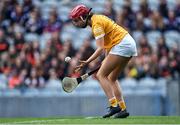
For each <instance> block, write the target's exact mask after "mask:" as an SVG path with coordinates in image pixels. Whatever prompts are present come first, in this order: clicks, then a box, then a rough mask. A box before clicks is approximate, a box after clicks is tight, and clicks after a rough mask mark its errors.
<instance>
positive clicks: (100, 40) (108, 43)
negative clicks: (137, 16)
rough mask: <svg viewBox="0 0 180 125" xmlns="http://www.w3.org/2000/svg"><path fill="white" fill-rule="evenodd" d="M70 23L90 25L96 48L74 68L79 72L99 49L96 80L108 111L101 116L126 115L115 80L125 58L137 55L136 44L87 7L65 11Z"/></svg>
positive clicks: (109, 21) (128, 35)
mask: <svg viewBox="0 0 180 125" xmlns="http://www.w3.org/2000/svg"><path fill="white" fill-rule="evenodd" d="M69 17H70V19H71V20H72V23H73V25H75V26H76V27H79V28H86V27H87V26H90V27H91V28H92V33H93V35H94V37H95V39H96V45H97V49H96V50H95V52H94V53H93V54H92V55H91V56H90V57H89V58H88V59H87V60H85V61H80V65H78V66H77V67H76V71H79V70H80V69H81V68H82V67H83V66H85V65H87V64H89V63H90V62H92V61H93V60H95V59H96V58H97V57H99V56H100V55H101V54H102V53H103V52H105V55H106V57H105V59H104V60H103V62H102V65H101V67H100V69H99V70H98V72H97V75H96V76H97V79H98V81H99V83H100V85H101V87H102V89H103V90H104V92H105V94H106V96H107V98H108V99H109V104H110V107H109V111H108V112H107V114H105V115H104V116H103V118H107V117H111V116H113V115H114V118H126V117H128V116H129V113H128V112H127V109H126V104H125V102H124V99H123V95H122V90H121V87H120V84H119V82H118V75H119V74H120V73H121V72H122V71H123V70H124V68H125V66H126V65H127V64H128V62H129V60H130V59H131V58H132V57H133V56H137V49H136V43H135V41H134V39H133V38H132V37H131V35H130V34H129V33H128V31H127V30H125V29H124V28H122V27H121V26H119V25H118V24H116V23H115V22H114V21H113V20H111V19H110V18H108V17H106V16H104V15H98V14H94V13H92V12H91V8H88V7H86V6H85V5H83V4H80V5H77V6H76V7H75V8H73V9H72V10H71V12H70V14H69Z"/></svg>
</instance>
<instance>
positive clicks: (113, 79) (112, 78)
mask: <svg viewBox="0 0 180 125" xmlns="http://www.w3.org/2000/svg"><path fill="white" fill-rule="evenodd" d="M108 80H109V81H111V82H115V81H116V80H117V79H116V78H115V77H113V76H108Z"/></svg>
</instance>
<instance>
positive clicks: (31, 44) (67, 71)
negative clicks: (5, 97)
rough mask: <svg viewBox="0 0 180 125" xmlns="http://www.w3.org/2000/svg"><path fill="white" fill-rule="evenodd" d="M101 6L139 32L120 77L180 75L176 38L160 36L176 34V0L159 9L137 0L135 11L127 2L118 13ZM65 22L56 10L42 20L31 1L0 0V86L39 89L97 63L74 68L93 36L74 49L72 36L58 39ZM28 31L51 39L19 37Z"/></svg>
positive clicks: (179, 10)
mask: <svg viewBox="0 0 180 125" xmlns="http://www.w3.org/2000/svg"><path fill="white" fill-rule="evenodd" d="M94 2H95V1H94ZM104 6H105V8H106V9H105V11H104V12H103V14H105V15H107V16H108V17H110V18H112V19H113V20H115V21H116V22H117V23H118V24H119V25H121V26H123V27H125V28H126V29H127V30H128V31H129V32H130V34H132V35H133V33H135V32H138V33H140V34H141V35H140V36H139V37H138V38H137V39H136V42H137V46H138V51H139V55H138V57H136V58H134V59H133V60H132V61H131V62H130V63H129V65H128V67H127V68H126V69H125V71H124V73H122V74H121V75H120V78H124V77H133V78H136V79H141V78H143V77H146V76H149V77H153V78H159V77H166V78H174V79H177V78H179V75H180V47H179V46H180V39H179V40H178V41H172V43H176V44H175V45H173V46H168V45H167V42H166V39H165V37H164V33H165V32H167V31H173V32H177V33H179V35H180V2H178V0H177V4H176V6H175V8H173V9H169V8H168V6H167V2H166V0H160V3H159V6H158V10H151V9H150V8H149V7H148V4H147V1H146V0H142V1H141V4H140V6H139V10H138V11H133V10H132V7H131V1H130V0H127V1H126V2H125V4H124V6H123V7H122V9H121V11H120V12H119V11H117V10H115V9H114V8H113V1H107V2H106V3H105V5H104ZM64 25H71V24H70V22H69V21H68V20H66V21H62V20H61V19H60V18H59V15H58V13H57V11H56V9H52V10H51V11H50V14H49V17H48V18H47V19H44V18H42V16H41V11H40V10H39V8H38V7H36V6H35V5H34V4H33V2H32V1H31V0H24V1H23V3H22V4H19V3H18V1H16V0H2V1H0V81H1V82H0V84H7V85H8V87H9V88H15V87H20V86H26V87H44V86H46V85H47V84H51V83H52V82H53V80H58V79H60V80H62V78H63V77H64V76H72V77H77V76H79V75H81V74H82V73H85V72H86V71H87V70H89V69H92V68H94V67H95V66H96V65H97V64H98V63H100V62H101V61H100V60H101V59H97V60H95V61H94V62H92V63H90V64H89V65H88V66H87V67H85V68H84V69H83V70H82V71H81V72H78V73H75V72H74V67H75V66H76V65H77V64H78V60H79V59H81V60H84V59H87V58H88V57H89V56H90V55H91V54H92V53H93V52H94V50H95V48H94V47H93V46H92V41H93V40H92V39H93V38H92V36H91V34H90V37H89V38H87V39H84V40H83V44H82V46H80V47H79V48H74V47H73V44H72V42H73V39H67V40H66V41H62V39H61V38H60V34H61V32H62V29H63V26H64ZM151 31H157V32H160V33H161V35H160V37H159V38H158V39H156V41H155V44H150V43H151V42H152V41H150V40H149V39H148V38H147V36H146V34H147V33H148V32H151ZM27 33H33V34H37V35H38V36H43V35H44V34H47V33H48V34H50V36H51V37H50V39H48V40H47V41H38V40H33V39H32V40H28V41H27V39H25V37H24V36H25V35H26V34H27ZM41 42H44V44H43V45H44V46H41V45H42V43H41ZM153 42H154V41H153ZM66 56H70V57H72V61H71V62H70V63H65V62H64V58H65V57H66Z"/></svg>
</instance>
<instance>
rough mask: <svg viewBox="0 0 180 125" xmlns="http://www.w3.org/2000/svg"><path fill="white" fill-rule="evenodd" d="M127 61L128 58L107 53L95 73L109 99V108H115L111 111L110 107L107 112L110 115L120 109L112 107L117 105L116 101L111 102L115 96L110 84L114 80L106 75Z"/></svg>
mask: <svg viewBox="0 0 180 125" xmlns="http://www.w3.org/2000/svg"><path fill="white" fill-rule="evenodd" d="M128 61H129V58H126V57H120V56H117V55H113V54H109V55H108V56H107V57H106V58H105V60H104V61H103V64H102V66H101V68H100V69H99V71H98V73H97V78H98V80H99V82H100V84H101V87H102V88H103V90H104V92H105V94H106V95H107V97H108V99H109V102H110V104H111V108H112V110H113V109H115V112H114V113H111V109H110V112H109V113H110V114H111V115H113V114H115V113H117V112H118V111H119V110H120V109H119V108H113V107H116V106H117V102H116V106H113V103H112V102H113V100H114V98H115V96H114V92H113V90H112V87H111V85H112V84H114V82H113V81H112V80H109V79H108V76H109V74H110V73H111V72H113V71H114V70H115V69H116V68H117V67H118V66H119V65H121V63H122V66H124V64H125V63H127V62H128ZM115 100H116V99H115ZM116 109H117V110H116ZM107 114H108V113H107ZM110 114H109V115H105V116H104V117H110V116H111V115H110Z"/></svg>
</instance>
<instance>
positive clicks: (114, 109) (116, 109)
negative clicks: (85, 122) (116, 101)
mask: <svg viewBox="0 0 180 125" xmlns="http://www.w3.org/2000/svg"><path fill="white" fill-rule="evenodd" d="M108 108H109V111H108V112H107V113H106V114H105V115H104V116H103V118H108V117H111V116H112V115H114V114H116V113H118V112H120V111H121V109H120V107H119V105H118V106H117V107H112V106H110V107H108Z"/></svg>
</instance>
